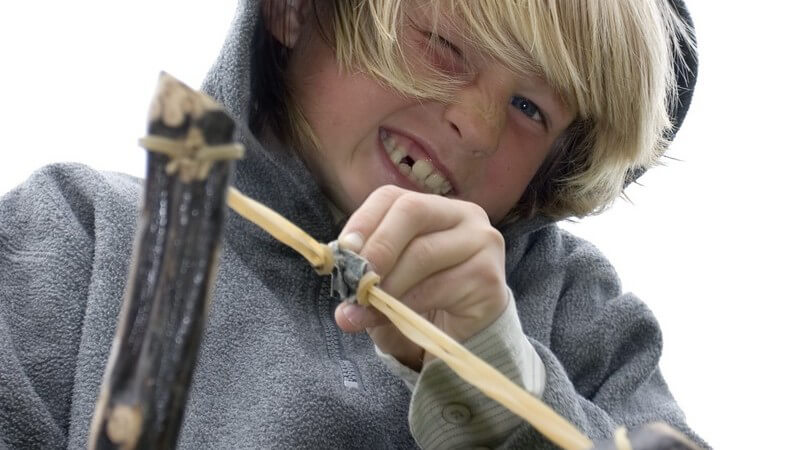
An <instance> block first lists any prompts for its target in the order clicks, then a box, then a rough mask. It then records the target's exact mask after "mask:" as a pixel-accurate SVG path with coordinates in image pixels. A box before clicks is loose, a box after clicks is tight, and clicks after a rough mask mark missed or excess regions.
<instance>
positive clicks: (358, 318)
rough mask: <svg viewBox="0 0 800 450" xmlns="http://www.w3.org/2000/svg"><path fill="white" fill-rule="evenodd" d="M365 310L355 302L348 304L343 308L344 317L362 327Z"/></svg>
mask: <svg viewBox="0 0 800 450" xmlns="http://www.w3.org/2000/svg"><path fill="white" fill-rule="evenodd" d="M364 312H365V311H364V309H363V308H361V307H360V306H358V305H354V304H347V305H344V307H343V308H342V314H344V317H345V318H346V319H347V321H348V322H350V323H352V324H353V325H354V326H356V327H360V326H361V324H362V323H363V322H364Z"/></svg>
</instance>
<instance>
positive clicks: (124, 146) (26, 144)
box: [0, 0, 800, 448]
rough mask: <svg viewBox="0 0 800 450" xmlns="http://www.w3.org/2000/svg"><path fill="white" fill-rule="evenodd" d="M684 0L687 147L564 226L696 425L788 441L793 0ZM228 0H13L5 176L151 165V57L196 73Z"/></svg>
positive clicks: (793, 287)
mask: <svg viewBox="0 0 800 450" xmlns="http://www.w3.org/2000/svg"><path fill="white" fill-rule="evenodd" d="M689 1H690V3H689V6H690V8H691V10H692V13H693V15H694V19H695V22H696V24H697V28H698V35H699V43H700V51H701V53H700V58H701V63H700V80H699V83H698V85H697V91H696V95H695V98H694V102H693V104H692V109H691V111H690V113H689V116H688V118H687V120H686V123H685V125H684V127H683V129H682V130H681V132H680V133H679V134H678V138H677V140H676V142H675V143H674V145H673V146H672V148H671V150H670V153H669V154H670V155H671V156H673V157H674V158H677V160H673V161H668V165H667V166H666V167H661V168H657V169H654V170H652V171H651V172H650V173H648V174H646V175H645V176H644V177H643V178H642V179H641V182H642V184H643V185H644V186H641V187H640V186H634V187H632V188H630V189H629V190H628V194H629V196H630V197H631V199H632V200H633V203H632V204H630V203H626V202H623V201H620V202H618V203H617V204H616V205H615V206H614V208H613V209H612V210H610V211H608V212H607V213H605V214H603V215H601V216H599V217H594V218H590V219H586V220H583V221H581V222H580V223H578V224H574V225H569V226H568V227H569V228H570V229H571V230H573V231H574V232H575V233H577V234H579V235H582V236H585V237H587V238H589V239H590V240H591V241H592V242H594V243H595V244H596V245H597V246H599V247H600V248H601V249H602V250H603V251H604V252H605V254H606V255H607V256H608V257H609V258H610V259H611V261H612V263H614V264H615V266H616V267H617V270H618V272H619V274H620V276H621V278H622V280H623V282H624V285H625V289H626V290H631V291H633V292H635V293H637V294H638V295H639V296H640V297H641V298H643V299H644V300H645V301H647V302H648V303H649V305H650V306H651V308H652V309H653V310H654V311H655V314H656V316H657V317H658V318H659V320H660V322H661V324H662V326H663V330H664V336H665V346H664V356H663V363H662V367H663V371H664V373H665V376H666V379H667V381H668V382H669V383H670V386H671V389H672V391H673V393H674V395H675V396H676V397H677V399H678V401H679V402H680V404H681V405H682V407H683V408H684V410H685V411H686V414H687V416H688V420H689V423H690V424H691V425H692V426H693V427H694V428H695V429H696V430H697V432H698V433H700V435H702V436H703V437H705V438H706V439H707V440H708V441H709V442H710V443H711V444H712V445H713V446H715V447H718V448H787V447H791V446H792V445H790V444H789V443H790V442H792V441H794V444H793V445H797V437H796V433H795V432H794V431H795V430H796V428H797V425H796V424H797V422H798V419H800V413H798V412H797V408H798V405H799V404H800V395H798V393H797V390H798V385H799V384H800V377H798V373H797V372H798V367H799V365H798V355H799V354H800V352H798V350H797V349H796V348H795V347H796V346H797V344H798V343H800V339H798V338H799V337H800V333H799V332H798V328H800V324H799V323H798V322H800V320H798V313H799V312H800V308H798V305H797V304H798V301H799V300H800V294H798V279H800V273H798V269H799V268H800V263H799V262H798V259H799V258H800V239H798V237H797V233H798V230H800V222H798V218H797V212H796V211H797V208H798V206H800V204H799V203H798V200H797V195H798V193H800V192H799V190H798V187H797V186H798V185H797V178H798V170H797V167H798V165H799V164H800V157H799V156H798V154H799V153H800V144H798V137H797V130H798V128H800V123H798V122H799V121H798V118H799V117H798V116H799V115H798V107H800V96H799V95H798V93H797V89H798V64H797V62H796V61H797V59H798V53H800V45H799V44H800V37H798V32H797V31H796V30H797V28H798V27H800V23H798V22H797V18H798V12H800V9H798V7H797V6H796V3H795V2H783V1H763V2H754V1H743V0H738V1H712V0H702V1H700V0H689ZM233 3H234V2H222V1H209V0H202V1H199V0H194V1H189V0H172V1H163V0H161V1H155V0H146V1H144V0H143V1H139V2H125V3H123V2H109V1H88V0H77V1H71V2H61V1H35V2H34V1H17V2H4V3H3V6H0V49H2V52H1V53H0V56H2V60H0V61H2V62H1V63H0V64H1V65H0V88H2V94H0V95H2V97H1V98H2V107H0V136H2V142H1V143H0V146H1V148H2V150H1V151H2V155H3V160H2V162H0V192H6V191H8V190H10V189H12V188H13V186H15V185H17V184H18V183H20V182H22V181H23V180H24V179H25V178H26V177H27V176H28V175H29V174H30V173H31V172H32V171H33V170H35V169H36V168H38V167H40V166H42V165H45V164H48V163H52V162H56V161H81V162H84V163H86V164H89V165H91V166H93V167H95V168H98V169H106V170H115V171H122V172H128V173H131V174H135V175H138V176H142V175H143V173H144V152H143V150H141V149H139V148H138V147H137V146H136V144H135V142H136V139H137V138H138V137H140V136H141V135H143V133H144V119H145V115H146V110H147V105H148V103H149V100H150V96H151V94H152V92H153V88H154V83H155V79H156V76H157V74H158V72H159V71H160V70H162V69H164V70H167V71H169V72H171V73H172V74H174V75H175V76H177V77H179V78H181V79H183V80H184V81H186V82H187V83H188V84H190V85H192V86H195V87H199V85H200V82H201V80H202V78H203V76H204V75H205V72H206V70H207V68H208V67H209V66H210V64H211V63H212V62H213V60H214V58H215V57H216V54H217V51H218V49H219V48H220V46H221V44H222V41H223V38H224V35H225V32H226V30H227V27H228V24H229V21H230V19H231V18H232V16H233V9H234V8H233ZM0 288H1V287H0ZM795 448H797V447H795Z"/></svg>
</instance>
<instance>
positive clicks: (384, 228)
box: [360, 193, 466, 275]
mask: <svg viewBox="0 0 800 450" xmlns="http://www.w3.org/2000/svg"><path fill="white" fill-rule="evenodd" d="M461 203H463V202H461ZM465 219H466V214H465V210H464V208H463V207H462V206H461V205H459V202H457V201H455V200H450V199H446V198H444V197H438V196H434V195H430V194H419V193H407V194H404V195H401V196H399V197H398V198H397V199H396V200H395V201H394V203H393V204H392V206H391V208H389V210H388V211H387V212H386V214H385V216H384V218H383V220H382V221H381V222H380V223H379V224H378V226H377V228H375V230H374V231H373V232H372V233H370V234H368V235H365V237H366V242H365V243H364V248H363V249H362V250H361V252H360V254H361V256H363V257H364V258H366V259H367V261H369V262H370V264H372V267H373V269H374V270H375V272H377V273H378V274H379V275H386V274H388V273H390V272H391V271H392V269H393V268H394V265H395V263H396V262H397V259H398V258H399V257H400V255H401V254H402V253H403V251H404V250H405V248H406V247H407V246H408V245H409V243H410V242H411V240H413V239H414V238H415V237H417V236H418V235H422V234H427V233H431V232H436V231H441V230H447V229H450V228H454V227H456V226H457V225H458V224H459V223H460V222H461V221H463V220H465Z"/></svg>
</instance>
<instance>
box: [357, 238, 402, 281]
mask: <svg viewBox="0 0 800 450" xmlns="http://www.w3.org/2000/svg"><path fill="white" fill-rule="evenodd" d="M362 256H363V257H364V258H365V259H366V260H367V261H368V262H369V263H370V265H371V266H372V269H373V270H374V271H375V272H376V273H378V275H381V276H383V275H386V273H387V272H388V269H389V267H388V266H389V265H390V264H391V262H392V261H394V260H395V259H396V258H397V250H396V249H395V246H394V245H392V244H391V243H390V242H387V241H386V240H384V239H374V240H372V241H370V242H369V244H368V246H367V247H366V248H365V249H364V251H363V252H362Z"/></svg>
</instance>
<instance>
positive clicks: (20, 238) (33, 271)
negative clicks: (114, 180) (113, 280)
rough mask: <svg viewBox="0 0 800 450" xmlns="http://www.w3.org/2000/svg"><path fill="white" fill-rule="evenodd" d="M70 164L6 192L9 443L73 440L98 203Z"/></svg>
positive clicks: (1, 323)
mask: <svg viewBox="0 0 800 450" xmlns="http://www.w3.org/2000/svg"><path fill="white" fill-rule="evenodd" d="M74 168H75V167H73V169H74ZM71 172H75V171H74V170H69V167H68V166H63V165H62V166H49V167H46V168H44V169H41V170H40V171H38V172H36V173H35V174H34V175H33V176H31V178H30V179H28V180H27V181H26V182H25V183H24V184H22V185H21V186H19V187H17V188H16V189H14V190H12V191H11V192H9V193H7V194H5V195H4V196H2V197H0V444H5V445H8V446H9V447H11V448H63V447H65V446H66V442H67V441H66V439H67V434H68V431H67V430H68V427H69V414H70V404H71V402H70V396H71V392H72V385H73V382H74V373H75V365H76V358H77V354H78V346H79V343H80V336H81V326H82V320H83V311H84V309H85V301H86V296H87V289H88V288H87V287H88V286H89V281H90V277H91V273H92V255H93V220H92V217H93V207H92V204H91V202H90V201H89V200H88V197H87V196H86V195H84V194H85V192H84V191H82V189H81V188H80V187H78V184H75V183H73V182H72V181H73V180H74V173H72V174H71ZM1 447H3V445H0V448H1Z"/></svg>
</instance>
